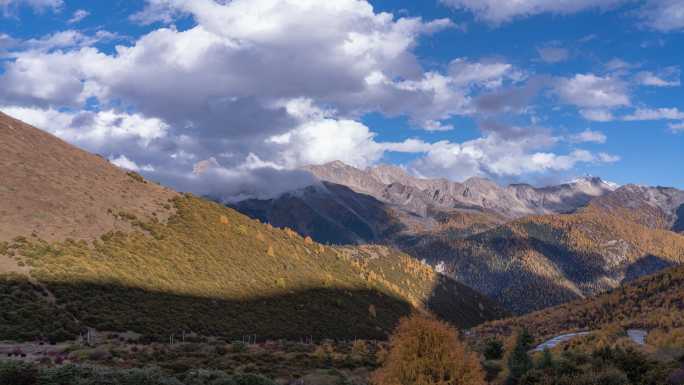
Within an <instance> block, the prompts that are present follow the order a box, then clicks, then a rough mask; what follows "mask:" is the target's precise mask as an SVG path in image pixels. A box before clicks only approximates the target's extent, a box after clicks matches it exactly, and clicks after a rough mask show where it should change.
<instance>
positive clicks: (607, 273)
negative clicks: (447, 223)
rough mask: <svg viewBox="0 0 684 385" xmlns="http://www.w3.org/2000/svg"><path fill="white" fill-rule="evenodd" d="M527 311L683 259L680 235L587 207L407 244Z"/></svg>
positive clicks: (683, 243)
mask: <svg viewBox="0 0 684 385" xmlns="http://www.w3.org/2000/svg"><path fill="white" fill-rule="evenodd" d="M407 251H408V252H409V253H410V254H413V255H421V256H422V257H424V258H427V259H428V260H431V261H434V262H438V261H444V262H445V263H446V264H447V268H448V272H449V273H450V274H451V275H452V276H454V277H455V278H456V279H457V280H458V281H459V282H462V283H464V284H466V285H468V286H471V287H473V288H475V289H477V290H479V291H481V292H483V293H485V294H488V295H490V296H491V297H493V298H496V299H498V300H499V301H500V302H501V303H502V304H504V305H505V306H506V307H507V308H508V309H510V310H512V311H514V312H517V313H525V312H529V311H532V310H537V309H541V308H544V307H548V306H553V305H557V304H560V303H563V302H566V301H570V300H573V299H578V298H583V297H585V296H589V295H594V294H598V293H601V292H603V291H605V290H609V289H612V288H615V287H617V286H618V285H619V284H620V283H622V282H623V281H629V280H631V279H635V278H637V277H640V276H643V275H645V274H649V273H653V272H656V271H658V270H661V269H663V268H665V267H668V266H672V265H675V264H679V263H682V262H684V237H683V236H681V235H679V234H676V233H674V232H671V231H667V230H662V229H653V228H649V227H645V226H643V225H641V224H638V223H635V222H632V221H630V220H628V219H625V218H622V217H619V216H617V215H610V214H608V213H605V212H604V211H601V210H595V209H593V208H592V207H588V208H586V209H583V210H581V211H580V212H578V213H575V214H567V215H543V216H532V217H527V218H522V219H519V220H516V221H513V222H509V223H507V224H505V225H502V226H499V227H496V228H494V229H492V230H489V231H485V232H482V233H480V234H475V235H473V236H470V237H467V238H462V237H453V236H450V235H449V234H447V233H437V234H435V235H434V236H432V237H431V238H429V239H427V240H424V241H423V242H421V243H419V244H417V245H416V246H415V247H413V248H411V249H410V250H407Z"/></svg>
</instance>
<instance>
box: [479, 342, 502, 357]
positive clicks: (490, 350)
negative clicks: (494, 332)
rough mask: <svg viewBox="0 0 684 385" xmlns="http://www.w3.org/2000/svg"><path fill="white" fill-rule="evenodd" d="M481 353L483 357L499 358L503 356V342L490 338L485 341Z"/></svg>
mask: <svg viewBox="0 0 684 385" xmlns="http://www.w3.org/2000/svg"><path fill="white" fill-rule="evenodd" d="M483 354H484V357H485V359H488V360H499V359H501V357H502V356H503V344H502V343H501V341H499V340H497V339H495V338H490V339H488V340H487V342H485V348H484V352H483Z"/></svg>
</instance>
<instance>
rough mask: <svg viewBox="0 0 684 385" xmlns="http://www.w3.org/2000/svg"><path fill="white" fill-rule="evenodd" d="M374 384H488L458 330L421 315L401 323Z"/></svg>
mask: <svg viewBox="0 0 684 385" xmlns="http://www.w3.org/2000/svg"><path fill="white" fill-rule="evenodd" d="M372 380H373V383H374V384H376V385H431V384H449V385H480V384H482V385H483V384H485V382H484V371H483V370H482V367H481V366H480V362H479V360H478V359H477V357H476V356H475V355H474V354H472V353H471V352H469V351H468V350H467V348H466V346H465V345H464V344H463V343H462V342H461V341H460V340H459V338H458V336H457V333H456V330H455V329H454V328H452V327H451V326H449V325H447V324H446V323H444V322H441V321H438V320H435V319H431V318H426V317H423V316H420V315H413V316H411V317H409V318H402V319H401V321H400V322H399V326H398V327H397V328H396V330H395V331H394V333H393V334H392V336H391V339H390V350H389V353H388V356H387V358H386V359H385V362H384V365H383V366H382V367H381V368H380V369H378V370H377V371H376V372H375V373H373V378H372Z"/></svg>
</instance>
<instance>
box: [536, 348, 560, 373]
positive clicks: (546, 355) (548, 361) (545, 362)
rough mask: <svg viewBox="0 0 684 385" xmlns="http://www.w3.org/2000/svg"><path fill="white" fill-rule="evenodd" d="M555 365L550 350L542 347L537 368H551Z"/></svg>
mask: <svg viewBox="0 0 684 385" xmlns="http://www.w3.org/2000/svg"><path fill="white" fill-rule="evenodd" d="M555 366H556V363H555V362H554V361H553V355H552V354H551V351H550V350H549V349H548V348H546V349H544V351H543V352H542V356H541V358H540V359H539V362H538V363H537V368H539V369H553V368H554V367H555Z"/></svg>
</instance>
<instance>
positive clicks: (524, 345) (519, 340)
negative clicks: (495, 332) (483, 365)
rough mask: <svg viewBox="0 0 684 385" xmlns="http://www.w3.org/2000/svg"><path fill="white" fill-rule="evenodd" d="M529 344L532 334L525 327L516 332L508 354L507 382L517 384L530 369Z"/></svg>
mask: <svg viewBox="0 0 684 385" xmlns="http://www.w3.org/2000/svg"><path fill="white" fill-rule="evenodd" d="M531 344H532V336H530V333H528V331H527V329H522V330H521V331H520V332H518V335H517V336H516V339H515V345H514V346H513V350H512V351H511V352H510V354H509V355H508V362H507V364H508V381H507V383H508V384H517V383H518V381H520V378H521V377H522V376H524V375H525V373H527V372H528V371H530V369H532V366H533V365H532V359H531V358H530V356H529V354H527V351H528V350H530V345H531Z"/></svg>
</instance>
